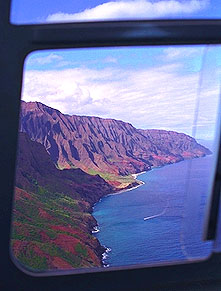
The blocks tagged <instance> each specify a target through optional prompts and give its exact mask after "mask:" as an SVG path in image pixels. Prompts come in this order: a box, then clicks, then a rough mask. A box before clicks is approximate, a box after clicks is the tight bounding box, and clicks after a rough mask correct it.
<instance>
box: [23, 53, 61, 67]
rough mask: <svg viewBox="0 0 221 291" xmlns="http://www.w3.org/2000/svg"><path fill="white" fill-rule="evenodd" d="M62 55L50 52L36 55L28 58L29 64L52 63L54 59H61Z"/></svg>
mask: <svg viewBox="0 0 221 291" xmlns="http://www.w3.org/2000/svg"><path fill="white" fill-rule="evenodd" d="M62 60H63V57H62V56H60V55H57V54H54V53H51V54H49V55H47V56H43V57H36V58H32V59H29V60H28V63H29V64H37V65H48V64H51V63H53V62H54V61H62Z"/></svg>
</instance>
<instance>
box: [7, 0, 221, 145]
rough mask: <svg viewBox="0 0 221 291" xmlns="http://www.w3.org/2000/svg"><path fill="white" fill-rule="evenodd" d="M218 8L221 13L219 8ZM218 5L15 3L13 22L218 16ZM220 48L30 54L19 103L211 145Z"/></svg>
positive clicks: (175, 0)
mask: <svg viewBox="0 0 221 291" xmlns="http://www.w3.org/2000/svg"><path fill="white" fill-rule="evenodd" d="M219 8H220V9H219ZM219 13H220V14H221V1H213V0H211V1H204V0H202V1H200V0H189V1H181V0H180V1H179V0H168V1H167V0H164V1H163V0H161V1H147V0H139V1H138V0H134V1H126V0H124V1H106V2H104V1H101V0H96V1H91V0H90V1H62V0H59V1H58V0H57V1H55V0H53V1H51V0H47V1H46V0H45V1H42V0H32V1H30V0H14V1H13V5H12V15H11V21H12V22H13V23H16V24H22V23H23V24H28V23H45V22H56V21H57V22H61V21H83V20H92V19H101V18H100V17H101V15H102V17H103V18H102V19H108V18H111V19H125V18H126V19H128V18H134V17H136V18H137V17H139V18H144V17H146V18H149V17H151V18H179V17H181V18H188V17H189V18H202V17H206V18H209V17H211V18H213V17H219V16H220V15H219ZM220 55H221V54H220V47H219V46H215V45H214V46H209V47H208V46H167V47H166V46H164V47H128V48H103V49H102V48H96V49H95V48H94V49H67V50H51V51H41V52H34V53H31V54H30V55H29V56H28V57H27V59H26V61H25V66H24V78H23V89H22V99H23V100H25V101H39V102H42V103H44V104H46V105H48V106H51V107H53V108H56V109H58V110H60V111H61V112H62V113H65V114H77V115H90V116H99V117H103V118H115V119H120V120H123V121H125V122H129V123H131V124H133V125H134V126H135V127H136V128H143V129H147V128H158V129H167V130H175V131H178V132H184V133H187V134H190V135H192V136H193V135H194V137H196V138H200V139H212V138H213V137H214V132H215V129H216V121H217V115H218V108H219V107H220V106H219V95H220V73H221V58H220V57H219V56H220Z"/></svg>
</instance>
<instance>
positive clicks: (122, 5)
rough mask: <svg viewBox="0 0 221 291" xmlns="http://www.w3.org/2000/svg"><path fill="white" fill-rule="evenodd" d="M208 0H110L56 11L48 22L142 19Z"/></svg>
mask: <svg viewBox="0 0 221 291" xmlns="http://www.w3.org/2000/svg"><path fill="white" fill-rule="evenodd" d="M208 3H209V0H185V1H179V0H160V1H157V2H153V1H150V0H149V1H148V0H131V1H126V0H122V1H110V2H106V3H103V4H100V5H97V6H95V7H93V8H88V9H85V10H84V11H82V12H78V13H73V14H71V13H63V12H58V13H54V14H50V15H49V16H48V17H47V19H46V21H48V22H67V21H91V20H92V21H93V20H106V19H142V18H149V19H152V18H160V17H166V16H175V17H176V16H178V15H180V14H191V13H195V12H198V11H201V10H203V9H205V8H206V7H207V5H208Z"/></svg>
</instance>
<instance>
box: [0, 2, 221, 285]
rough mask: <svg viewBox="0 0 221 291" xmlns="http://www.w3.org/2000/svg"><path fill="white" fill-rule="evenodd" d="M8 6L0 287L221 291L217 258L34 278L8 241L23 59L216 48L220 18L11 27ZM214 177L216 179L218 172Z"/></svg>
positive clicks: (3, 38)
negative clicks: (56, 53) (90, 51)
mask: <svg viewBox="0 0 221 291" xmlns="http://www.w3.org/2000/svg"><path fill="white" fill-rule="evenodd" d="M10 5H11V1H10V0H2V1H1V5H0V7H1V9H0V31H1V33H0V64H1V66H0V76H1V78H0V80H1V97H2V104H3V106H0V153H1V154H0V167H1V203H0V222H1V239H0V250H1V261H0V266H1V272H0V289H2V290H13V289H12V288H15V290H69V289H70V290H73V289H75V290H101V289H103V290H141V289H142V290H145V289H146V290H157V288H163V290H179V289H180V290H181V289H182V288H193V289H192V290H198V289H194V286H195V287H200V286H202V287H203V286H204V287H205V290H208V288H209V286H219V288H220V286H221V267H220V266H221V254H213V255H212V256H211V257H210V258H209V259H208V260H207V261H201V262H197V263H189V264H188V263H184V264H178V265H172V264H171V265H168V266H155V267H148V268H139V269H128V270H118V271H109V270H107V271H104V272H99V273H89V274H78V275H61V276H50V277H46V276H45V277H33V276H30V275H27V274H25V273H23V272H22V271H21V270H19V269H18V268H17V267H16V266H15V265H14V263H13V262H12V260H11V258H10V251H9V241H10V223H11V211H12V203H13V187H14V172H15V159H16V145H17V131H18V122H19V108H20V94H21V86H22V74H23V64H24V60H25V58H26V56H27V55H28V54H29V53H30V52H32V51H35V50H45V49H59V48H60V49H61V48H62V49H64V48H81V47H108V46H127V45H129V46H134V45H136V46H138V45H139V46H142V45H147V46H148V45H171V44H173V45H181V44H186V45H188V44H195V45H197V44H220V43H221V20H169V21H166V20H162V21H158V20H153V21H116V22H93V23H89V22H87V23H67V24H43V25H12V24H10V22H9V17H10ZM219 157H220V155H219ZM219 165H220V162H219ZM219 168H220V167H219ZM217 169H218V167H217ZM217 171H218V170H217ZM217 173H218V172H217ZM216 177H218V178H217V179H218V180H219V181H220V173H218V174H217V175H216ZM219 183H220V182H219ZM219 280H220V282H219ZM167 288H168V289H167ZM161 290H162V289H161ZM183 290H184V289H183ZM185 290H186V289H185ZM217 290H218V289H217Z"/></svg>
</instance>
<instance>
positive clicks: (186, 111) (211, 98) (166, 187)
mask: <svg viewBox="0 0 221 291" xmlns="http://www.w3.org/2000/svg"><path fill="white" fill-rule="evenodd" d="M219 56H220V47H219V46H209V47H208V46H167V47H124V48H99V49H97V48H96V49H72V50H53V51H44V52H42V51H41V52H34V53H32V54H30V55H29V56H28V57H27V59H26V62H25V67H24V78H23V89H22V101H21V111H20V129H19V145H18V154H17V168H16V181H15V194H14V210H13V223H12V232H11V253H12V257H13V260H15V261H16V263H17V265H19V266H20V267H21V268H23V269H25V270H26V271H27V270H28V271H31V272H40V273H42V272H47V271H58V270H59V271H64V270H66V271H71V272H75V271H78V270H79V269H82V268H83V269H86V270H88V268H95V267H96V268H98V270H102V269H103V268H105V267H106V268H111V267H119V266H122V267H129V266H130V267H131V266H134V265H136V266H146V265H149V266H152V265H154V264H159V263H160V264H166V263H171V262H174V263H175V262H183V261H187V260H188V261H189V260H197V259H206V258H208V256H209V255H210V253H211V251H212V242H211V241H209V242H208V241H207V242H205V241H203V239H202V236H203V228H204V223H205V217H206V204H207V201H208V199H209V196H210V193H211V187H212V180H213V177H214V169H215V161H216V158H217V156H216V152H217V151H216V149H217V144H216V143H217V142H216V139H217V131H216V127H217V117H218V108H219V105H218V104H219V96H220V65H221V61H220V57H219Z"/></svg>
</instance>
